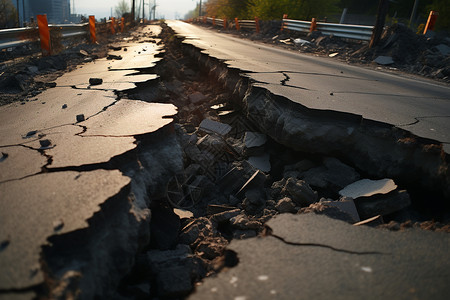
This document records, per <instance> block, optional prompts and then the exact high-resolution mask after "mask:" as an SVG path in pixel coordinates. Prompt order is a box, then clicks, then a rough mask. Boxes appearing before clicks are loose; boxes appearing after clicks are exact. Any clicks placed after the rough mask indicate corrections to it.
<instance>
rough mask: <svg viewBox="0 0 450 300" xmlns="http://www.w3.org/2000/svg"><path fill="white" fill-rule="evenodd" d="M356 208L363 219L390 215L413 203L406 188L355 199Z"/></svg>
mask: <svg viewBox="0 0 450 300" xmlns="http://www.w3.org/2000/svg"><path fill="white" fill-rule="evenodd" d="M355 205H356V209H357V210H358V213H359V215H360V217H361V218H362V219H368V218H371V217H373V216H376V215H382V216H385V215H389V214H391V213H394V212H396V211H399V210H401V209H403V208H406V207H408V206H409V205H411V199H410V197H409V194H408V192H407V191H405V190H400V191H393V192H390V193H389V194H385V195H383V194H376V195H373V196H370V197H359V198H357V199H355Z"/></svg>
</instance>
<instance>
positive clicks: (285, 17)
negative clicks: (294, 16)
mask: <svg viewBox="0 0 450 300" xmlns="http://www.w3.org/2000/svg"><path fill="white" fill-rule="evenodd" d="M287 17H288V15H287V14H284V15H283V20H284V19H287ZM283 29H284V22H281V31H283Z"/></svg>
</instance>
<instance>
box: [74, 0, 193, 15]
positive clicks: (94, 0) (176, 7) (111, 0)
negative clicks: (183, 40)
mask: <svg viewBox="0 0 450 300" xmlns="http://www.w3.org/2000/svg"><path fill="white" fill-rule="evenodd" d="M73 1H74V2H75V13H77V14H82V15H95V17H96V18H97V19H99V18H104V17H109V16H110V14H111V8H112V10H113V14H114V8H115V7H116V6H117V3H119V2H120V0H70V3H71V5H72V3H73ZM125 1H127V2H129V3H130V8H131V3H132V1H131V0H125ZM141 1H142V0H136V6H139V5H138V3H140V2H141ZM144 1H145V3H146V5H145V15H146V16H148V12H149V5H147V4H148V3H149V2H151V3H152V4H153V1H154V0H144ZM196 4H197V0H156V17H157V18H165V19H176V18H183V17H184V15H185V14H186V13H187V12H189V11H191V10H193V9H194V8H195V6H196Z"/></svg>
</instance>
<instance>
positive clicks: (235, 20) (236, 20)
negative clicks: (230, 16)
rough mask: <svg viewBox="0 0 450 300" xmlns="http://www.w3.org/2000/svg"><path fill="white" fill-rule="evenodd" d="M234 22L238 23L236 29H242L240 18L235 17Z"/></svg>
mask: <svg viewBox="0 0 450 300" xmlns="http://www.w3.org/2000/svg"><path fill="white" fill-rule="evenodd" d="M234 22H235V23H236V30H241V27H240V26H239V20H238V18H234Z"/></svg>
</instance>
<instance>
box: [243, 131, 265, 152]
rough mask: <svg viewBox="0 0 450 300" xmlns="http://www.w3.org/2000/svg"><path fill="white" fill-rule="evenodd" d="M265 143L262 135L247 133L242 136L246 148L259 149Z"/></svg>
mask: <svg viewBox="0 0 450 300" xmlns="http://www.w3.org/2000/svg"><path fill="white" fill-rule="evenodd" d="M266 142H267V137H266V135H265V134H264V133H259V132H251V131H247V132H246V133H245V135H244V144H245V147H247V148H254V147H261V146H263V145H264V144H265V143H266Z"/></svg>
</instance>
